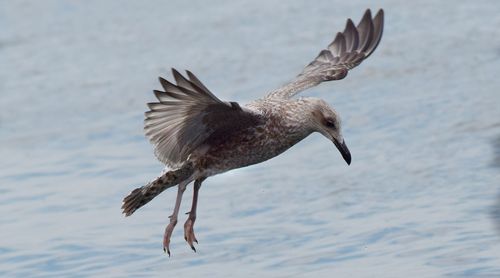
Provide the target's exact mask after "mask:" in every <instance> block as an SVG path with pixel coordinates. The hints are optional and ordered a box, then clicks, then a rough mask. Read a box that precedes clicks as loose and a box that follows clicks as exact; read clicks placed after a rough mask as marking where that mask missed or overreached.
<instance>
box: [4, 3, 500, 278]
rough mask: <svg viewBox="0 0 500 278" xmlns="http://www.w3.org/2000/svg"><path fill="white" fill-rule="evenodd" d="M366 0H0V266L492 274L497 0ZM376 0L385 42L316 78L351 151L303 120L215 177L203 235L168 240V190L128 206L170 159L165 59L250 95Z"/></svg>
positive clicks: (102, 273)
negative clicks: (154, 135) (155, 118)
mask: <svg viewBox="0 0 500 278" xmlns="http://www.w3.org/2000/svg"><path fill="white" fill-rule="evenodd" d="M367 5H368V4H367V2H365V1H314V3H313V2H310V1H294V2H289V1H288V2H286V3H285V2H282V1H277V0H267V1H238V2H236V1H211V2H210V3H207V2H205V1H168V2H167V1H147V2H144V1H120V2H111V1H85V2H73V1H2V2H0V65H1V66H0V212H1V217H0V231H1V232H0V235H1V236H0V276H1V277H34V276H36V277H56V276H69V277H123V276H132V277H151V276H153V277H158V276H159V277H165V276H169V277H201V276H203V277H255V276H260V277H334V276H335V277H346V276H347V277H500V109H499V107H500V79H499V78H498V72H499V69H500V28H498V26H500V4H499V3H498V2H497V1H460V2H459V1H451V0H450V1H439V2H436V1H419V2H418V3H410V2H403V1H389V0H384V1H378V2H377V5H379V6H367ZM371 5H373V4H371ZM367 7H371V8H372V9H373V10H376V9H378V8H380V7H382V8H384V9H385V12H386V28H385V30H384V37H383V38H382V42H381V44H380V46H379V48H378V49H377V51H376V52H375V53H374V54H373V55H372V56H371V57H370V58H369V59H368V60H367V61H365V62H364V63H363V64H362V65H361V66H360V67H359V68H356V69H354V70H353V71H352V72H351V73H349V75H348V76H347V78H346V79H344V80H342V81H337V82H330V83H328V84H323V85H321V86H319V87H316V88H314V89H312V90H309V91H308V92H307V94H308V95H310V96H316V97H321V98H324V99H325V100H326V101H327V102H329V103H330V104H331V105H333V106H334V107H335V109H336V110H337V111H339V113H340V114H341V115H342V117H343V123H344V136H345V138H346V142H347V144H348V145H349V147H350V149H351V153H352V155H353V163H352V165H351V166H346V165H345V162H343V160H342V159H341V157H340V155H339V153H338V151H337V150H336V149H335V147H334V146H333V145H332V144H331V142H329V141H328V140H325V139H324V138H323V137H322V136H320V135H312V136H310V137H308V138H307V139H306V140H304V141H303V142H301V143H299V144H298V145H297V146H295V147H293V148H292V149H290V150H289V151H287V152H286V153H285V154H283V155H281V156H280V157H277V158H275V159H273V160H270V161H268V162H265V163H262V164H259V165H255V166H251V167H248V168H244V169H239V170H235V171H232V172H228V173H225V174H223V175H220V176H216V177H213V178H210V179H208V180H207V181H206V182H205V183H204V186H203V187H202V189H201V191H200V201H199V212H198V219H197V222H196V225H195V231H196V236H197V238H198V240H199V242H200V244H199V245H198V246H197V250H198V253H193V252H192V251H191V250H190V248H189V247H188V245H187V244H186V243H185V241H184V239H183V235H182V223H183V221H184V220H183V219H181V220H180V221H179V223H180V224H179V226H178V227H177V229H176V230H175V231H174V235H173V238H172V240H173V242H172V257H171V258H168V257H167V256H166V255H164V254H163V250H162V245H161V244H162V234H163V229H164V227H165V225H166V223H167V222H168V218H167V217H168V215H169V214H170V212H171V210H172V208H173V202H174V198H175V190H170V191H167V192H164V193H163V194H162V195H160V196H159V197H157V198H156V199H155V200H154V201H152V202H151V203H150V204H148V205H147V206H145V207H144V208H142V209H141V210H139V211H137V212H136V213H135V214H134V215H133V216H132V217H129V218H124V217H123V216H122V215H121V211H120V206H121V200H122V198H123V197H124V196H125V195H126V194H127V193H128V192H129V191H130V190H132V189H133V188H135V187H137V186H140V185H143V184H144V183H145V182H147V181H149V180H151V179H152V178H153V177H155V176H156V175H158V174H159V173H160V171H161V170H162V165H161V164H160V163H159V162H158V161H157V160H156V159H155V157H154V155H153V153H152V148H151V146H150V145H149V143H148V142H147V140H146V139H145V138H144V136H143V134H142V124H143V123H142V120H143V112H144V111H145V110H146V106H145V103H146V102H149V101H152V100H153V99H154V98H153V94H152V93H151V90H152V89H157V88H159V84H158V82H157V79H156V78H157V76H159V75H162V76H166V77H168V78H170V75H169V68H170V67H176V68H179V69H190V70H191V71H193V72H194V73H195V74H197V75H198V76H199V78H200V79H201V80H202V81H203V82H204V83H205V84H206V85H207V86H208V87H209V88H210V89H211V90H212V91H213V92H214V93H215V94H216V95H217V96H219V97H220V98H222V99H224V100H234V101H239V102H241V103H245V102H247V101H249V100H252V99H254V98H258V97H260V96H262V95H263V94H265V93H266V92H267V91H269V90H271V89H273V88H276V87H278V86H279V85H281V84H283V83H285V82H286V81H288V80H289V79H290V78H292V77H293V76H294V75H296V74H297V73H299V72H300V70H301V68H302V67H303V66H304V65H306V64H307V63H308V62H309V61H310V60H311V59H312V58H314V57H315V55H316V54H317V53H318V52H319V50H320V49H321V48H322V47H324V46H326V45H327V44H328V43H329V42H330V41H331V39H332V38H333V35H334V34H335V32H337V31H340V30H342V29H343V27H344V23H345V19H346V18H347V17H352V18H353V19H354V20H355V21H358V20H359V18H360V17H361V15H362V13H363V12H364V10H365V9H366V8H367ZM191 190H192V189H191V187H190V188H189V189H188V191H187V192H186V195H185V199H184V203H183V206H182V208H181V209H182V211H183V212H184V211H188V210H189V206H190V195H191Z"/></svg>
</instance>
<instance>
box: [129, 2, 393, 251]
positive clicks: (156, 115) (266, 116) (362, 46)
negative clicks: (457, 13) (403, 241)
mask: <svg viewBox="0 0 500 278" xmlns="http://www.w3.org/2000/svg"><path fill="white" fill-rule="evenodd" d="M383 21H384V20H383V11H382V10H380V11H379V12H378V13H377V14H376V16H375V17H373V18H372V16H371V12H370V10H367V11H366V12H365V14H364V16H363V18H362V19H361V21H360V23H359V24H358V25H357V26H354V24H353V22H352V21H351V20H350V19H348V20H347V24H346V27H345V30H344V31H343V32H342V33H340V32H339V33H338V34H337V36H336V37H335V39H334V41H333V42H332V43H331V44H330V45H329V46H328V47H327V48H326V49H324V50H322V51H321V52H320V54H319V55H318V56H317V57H316V58H315V59H314V61H312V62H311V63H310V64H309V65H307V66H306V67H305V68H304V70H303V71H302V73H300V74H299V75H298V76H297V77H296V78H295V79H294V80H292V81H291V82H290V83H288V84H286V85H285V86H282V87H281V88H279V89H277V90H274V91H272V92H270V93H269V94H268V95H267V96H265V97H264V98H261V99H258V100H255V101H253V102H251V103H249V104H247V105H245V106H240V104H238V103H236V102H224V101H222V100H220V99H218V98H217V97H216V96H215V95H214V94H213V93H212V92H210V90H208V88H207V87H205V85H203V83H202V82H201V81H200V80H199V79H198V78H197V77H196V76H195V75H194V74H192V73H191V72H189V71H187V77H184V76H183V75H182V74H180V73H179V72H178V71H176V70H175V69H172V73H173V77H174V79H175V83H176V84H174V83H171V82H169V81H167V80H165V79H163V78H161V77H160V83H161V85H162V87H163V89H164V91H159V90H155V91H154V93H155V96H156V97H157V99H158V102H154V103H149V104H148V106H149V108H150V110H149V111H147V112H146V114H145V115H146V119H145V122H144V129H145V133H146V136H147V137H148V139H149V140H150V142H151V143H152V144H153V146H154V149H155V155H156V156H157V158H158V159H159V160H160V161H161V162H163V163H165V164H166V165H167V166H168V167H170V168H172V169H175V170H172V171H166V172H165V173H163V174H162V175H161V176H160V177H158V178H157V179H155V180H153V181H152V182H150V183H149V184H147V185H145V186H143V187H141V188H138V189H135V190H134V191H132V192H131V193H130V194H129V195H128V196H127V197H126V198H125V199H124V202H123V206H122V209H123V212H124V213H125V215H127V216H129V215H131V214H132V213H134V212H135V211H136V210H137V209H138V208H140V207H141V206H143V205H145V204H146V203H147V202H149V201H150V200H152V199H153V198H154V197H155V196H157V195H158V194H160V193H161V192H162V191H163V190H165V189H167V188H169V187H172V186H175V185H178V193H177V199H176V204H175V209H174V213H173V214H172V215H171V217H170V223H169V225H168V226H167V228H166V230H165V236H164V243H163V244H164V250H166V251H168V253H169V255H170V250H169V243H170V235H171V234H172V231H173V228H174V226H175V225H176V223H177V215H178V211H179V206H180V202H181V199H182V194H183V192H184V190H185V188H186V186H187V184H189V183H190V182H191V181H195V191H194V196H193V205H192V209H191V212H190V213H189V217H188V220H187V221H186V223H185V225H184V228H185V233H184V234H185V239H186V241H188V243H189V245H190V246H191V248H192V249H193V250H195V249H194V246H193V242H196V238H195V237H194V231H193V225H194V220H195V218H196V201H197V198H198V190H199V188H200V187H201V183H202V181H203V180H204V179H206V178H207V177H210V176H213V175H216V174H220V173H223V172H226V171H229V170H231V169H235V168H240V167H245V166H248V165H252V164H256V163H260V162H262V161H265V160H268V159H270V158H273V157H275V156H277V155H279V154H281V153H282V152H284V151H286V150H287V149H288V148H290V147H292V146H293V145H295V144H296V143H298V142H299V141H301V140H302V139H304V138H305V137H307V136H308V135H310V134H311V133H313V132H320V133H321V134H323V135H324V136H325V137H327V138H328V139H329V140H331V141H332V142H333V143H334V144H335V145H336V146H337V148H338V149H339V151H340V152H341V154H342V156H343V158H344V159H345V160H346V162H347V163H348V164H350V162H351V155H350V152H349V150H348V149H347V146H346V145H345V142H344V139H343V136H342V132H341V122H340V117H339V116H338V115H337V113H336V112H335V110H334V109H333V108H331V107H330V106H329V105H328V104H327V103H326V102H325V101H323V100H321V99H317V98H298V99H294V98H292V97H293V96H294V95H295V94H297V93H298V92H301V91H303V90H305V89H307V88H310V87H313V86H316V85H318V84H320V83H321V82H324V81H331V80H339V79H342V78H344V77H345V76H346V75H347V73H348V70H350V69H351V68H353V67H355V66H357V65H359V64H360V63H361V62H362V61H363V60H364V59H366V58H367V57H368V56H370V55H371V53H373V51H374V50H375V49H376V47H377V45H378V43H379V42H380V39H381V37H382V31H383Z"/></svg>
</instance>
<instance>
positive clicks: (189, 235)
mask: <svg viewBox="0 0 500 278" xmlns="http://www.w3.org/2000/svg"><path fill="white" fill-rule="evenodd" d="M204 180H205V178H199V179H197V180H195V181H194V190H193V203H192V205H191V211H190V212H188V214H189V217H188V219H187V220H186V223H184V239H185V240H186V241H187V243H188V244H189V246H191V249H193V251H194V252H196V248H194V245H193V242H196V243H198V240H197V239H196V237H195V236H194V230H193V226H194V221H195V220H196V206H197V204H198V191H199V190H200V187H201V183H202V182H203V181H204Z"/></svg>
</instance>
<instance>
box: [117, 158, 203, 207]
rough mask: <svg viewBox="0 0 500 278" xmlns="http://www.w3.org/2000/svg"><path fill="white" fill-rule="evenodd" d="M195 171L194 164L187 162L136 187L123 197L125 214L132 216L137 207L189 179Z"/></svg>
mask: <svg viewBox="0 0 500 278" xmlns="http://www.w3.org/2000/svg"><path fill="white" fill-rule="evenodd" d="M193 172H194V169H193V167H192V164H187V165H185V166H183V167H182V168H180V169H178V170H173V171H169V172H167V173H165V174H163V175H162V176H160V177H158V178H157V179H155V180H154V181H152V182H150V183H148V184H146V185H144V186H142V187H139V188H136V189H134V190H132V192H130V193H129V194H128V195H127V197H125V198H124V199H123V204H122V209H123V213H124V214H125V216H130V215H132V213H134V212H135V211H136V210H137V209H139V208H140V207H142V206H144V205H145V204H147V203H148V202H149V201H151V200H153V198H154V197H156V196H157V195H159V194H160V193H161V192H163V191H164V190H165V189H167V188H170V187H172V186H175V185H177V184H179V183H180V182H182V181H184V180H186V179H188V178H189V177H190V176H191V175H192V174H193Z"/></svg>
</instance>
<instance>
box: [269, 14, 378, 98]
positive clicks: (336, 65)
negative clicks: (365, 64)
mask: <svg viewBox="0 0 500 278" xmlns="http://www.w3.org/2000/svg"><path fill="white" fill-rule="evenodd" d="M383 29H384V11H383V10H379V11H378V12H377V14H376V15H375V17H374V18H372V15H371V12H370V10H366V12H365V14H364V15H363V18H362V19H361V21H360V22H359V24H358V26H354V24H353V22H352V20H351V19H348V20H347V24H346V27H345V29H344V32H342V33H340V32H339V33H337V36H336V37H335V39H334V40H333V42H332V43H330V45H328V48H327V49H324V50H322V51H321V52H320V53H319V55H318V57H316V59H314V61H312V62H311V63H310V64H309V65H307V66H306V67H305V68H304V70H303V71H302V73H301V74H299V75H298V76H297V77H296V78H295V79H294V80H292V81H291V82H290V83H288V84H286V85H285V86H283V87H281V88H279V89H277V90H274V91H272V92H271V93H269V95H268V96H267V97H268V98H291V97H293V96H294V95H295V94H297V93H299V92H301V91H303V90H305V89H307V88H310V87H314V86H316V85H318V84H320V83H321V82H324V81H331V80H340V79H343V78H344V77H345V76H346V75H347V72H348V71H349V70H350V69H352V68H354V67H355V66H357V65H359V64H360V63H361V62H362V61H363V60H364V59H366V58H368V56H370V54H372V53H373V51H374V50H375V48H377V45H378V43H379V42H380V39H381V38H382V31H383Z"/></svg>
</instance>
